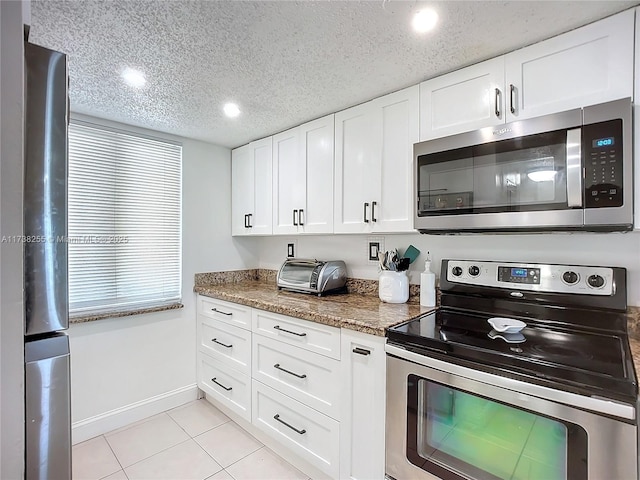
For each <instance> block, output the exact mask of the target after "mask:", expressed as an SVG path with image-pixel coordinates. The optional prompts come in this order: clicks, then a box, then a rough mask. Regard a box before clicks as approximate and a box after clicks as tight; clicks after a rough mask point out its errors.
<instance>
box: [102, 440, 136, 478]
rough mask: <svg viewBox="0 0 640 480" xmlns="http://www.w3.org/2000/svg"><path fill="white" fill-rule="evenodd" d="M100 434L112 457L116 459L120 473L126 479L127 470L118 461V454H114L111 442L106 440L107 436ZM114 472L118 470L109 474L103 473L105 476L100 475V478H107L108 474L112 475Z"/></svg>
mask: <svg viewBox="0 0 640 480" xmlns="http://www.w3.org/2000/svg"><path fill="white" fill-rule="evenodd" d="M100 436H101V437H102V438H104V441H105V442H106V444H107V446H108V447H109V450H110V451H111V454H112V455H113V458H115V459H116V462H118V465H120V470H122V473H123V474H124V476H125V477H127V479H128V478H129V476H128V475H127V472H125V471H124V467H123V466H122V463H120V459H119V458H118V456H117V455H116V452H114V451H113V448H112V447H111V444H110V443H109V440H107V437H106V436H105V435H104V434H103V435H100ZM116 473H118V472H117V471H116V472H113V473H110V474H109V475H105V476H104V477H102V478H107V477H108V476H110V475H113V474H116Z"/></svg>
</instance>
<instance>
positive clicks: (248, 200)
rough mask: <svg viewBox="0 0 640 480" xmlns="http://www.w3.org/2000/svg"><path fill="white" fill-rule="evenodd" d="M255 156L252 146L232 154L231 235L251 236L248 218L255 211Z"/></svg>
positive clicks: (240, 148) (239, 149)
mask: <svg viewBox="0 0 640 480" xmlns="http://www.w3.org/2000/svg"><path fill="white" fill-rule="evenodd" d="M253 178H254V171H253V155H252V151H251V148H250V145H245V146H243V147H239V148H236V149H235V150H233V151H232V152H231V234H232V235H249V234H250V232H249V228H247V224H248V223H247V222H248V217H247V215H249V214H250V213H252V211H253V199H254V191H253Z"/></svg>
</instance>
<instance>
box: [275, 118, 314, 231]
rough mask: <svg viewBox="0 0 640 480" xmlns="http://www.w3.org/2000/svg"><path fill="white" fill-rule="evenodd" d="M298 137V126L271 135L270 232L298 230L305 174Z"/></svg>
mask: <svg viewBox="0 0 640 480" xmlns="http://www.w3.org/2000/svg"><path fill="white" fill-rule="evenodd" d="M299 140H300V127H297V128H293V129H291V130H287V131H286V132H282V133H279V134H277V135H274V136H273V233H284V234H286V233H289V234H290V233H296V232H297V231H298V226H297V223H298V212H299V211H300V209H304V199H305V196H306V177H307V175H306V162H305V158H304V157H303V156H302V155H301V153H302V152H301V149H300V141H299Z"/></svg>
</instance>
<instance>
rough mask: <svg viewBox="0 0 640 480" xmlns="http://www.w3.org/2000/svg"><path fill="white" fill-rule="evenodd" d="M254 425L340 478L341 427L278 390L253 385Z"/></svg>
mask: <svg viewBox="0 0 640 480" xmlns="http://www.w3.org/2000/svg"><path fill="white" fill-rule="evenodd" d="M253 424H254V425H255V426H256V427H258V428H260V429H261V430H263V431H265V432H266V433H268V434H269V435H271V436H273V437H274V438H276V439H277V440H278V441H280V442H281V443H283V444H285V445H287V446H288V447H289V448H290V449H291V450H292V451H294V452H296V453H297V454H298V455H300V456H301V457H302V458H303V459H305V460H307V461H308V462H309V463H311V464H312V465H314V466H315V467H317V468H318V469H320V470H322V471H323V472H325V473H327V474H328V475H330V476H331V478H336V479H337V478H338V476H339V472H340V468H339V459H340V454H339V452H340V450H339V448H340V447H339V439H340V433H339V432H340V428H339V423H338V422H337V421H336V420H334V419H332V418H330V417H328V416H326V415H323V414H322V413H320V412H318V411H316V410H314V409H313V408H311V407H308V406H307V405H304V404H303V403H300V402H298V401H297V400H294V399H293V398H291V397H289V396H287V395H284V394H283V393H280V392H278V391H277V390H275V389H273V388H271V387H268V386H266V385H263V384H262V383H260V382H256V381H254V382H253Z"/></svg>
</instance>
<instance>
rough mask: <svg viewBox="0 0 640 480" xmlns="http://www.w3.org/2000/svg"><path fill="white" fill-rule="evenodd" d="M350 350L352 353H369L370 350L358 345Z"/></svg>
mask: <svg viewBox="0 0 640 480" xmlns="http://www.w3.org/2000/svg"><path fill="white" fill-rule="evenodd" d="M352 351H353V353H357V354H358V355H371V352H370V351H369V350H366V349H364V348H360V347H356V348H354V349H353V350H352Z"/></svg>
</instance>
